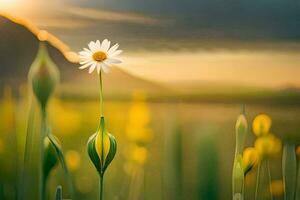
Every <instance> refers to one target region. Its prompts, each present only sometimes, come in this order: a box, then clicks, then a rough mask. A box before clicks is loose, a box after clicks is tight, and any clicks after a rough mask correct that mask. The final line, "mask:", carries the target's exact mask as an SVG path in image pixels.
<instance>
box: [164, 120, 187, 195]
mask: <svg viewBox="0 0 300 200" xmlns="http://www.w3.org/2000/svg"><path fill="white" fill-rule="evenodd" d="M171 124H175V125H174V126H172V125H171ZM170 125H171V126H172V127H171V128H170V129H171V130H170V131H168V132H167V133H166V135H165V146H164V147H165V150H164V152H165V153H164V171H163V174H164V181H163V183H164V193H165V194H166V198H167V199H173V200H179V199H182V181H183V178H182V170H183V169H182V129H181V126H180V125H179V123H178V121H176V120H174V121H172V123H170Z"/></svg>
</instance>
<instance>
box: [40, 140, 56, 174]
mask: <svg viewBox="0 0 300 200" xmlns="http://www.w3.org/2000/svg"><path fill="white" fill-rule="evenodd" d="M44 148H45V150H44V162H43V173H44V177H45V179H47V177H48V176H49V173H50V172H51V170H52V169H53V168H54V167H55V166H56V165H57V163H58V158H57V154H56V151H55V147H54V145H53V144H52V143H51V142H50V140H49V138H48V137H46V138H45V139H44Z"/></svg>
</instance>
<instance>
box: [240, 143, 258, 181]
mask: <svg viewBox="0 0 300 200" xmlns="http://www.w3.org/2000/svg"><path fill="white" fill-rule="evenodd" d="M258 161H259V156H258V153H257V151H256V150H255V148H253V147H249V148H246V149H245V150H244V152H243V159H242V164H243V169H244V174H245V175H246V174H247V173H248V172H249V171H250V170H251V169H252V168H253V167H255V166H256V165H257V163H258Z"/></svg>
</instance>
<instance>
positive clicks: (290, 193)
mask: <svg viewBox="0 0 300 200" xmlns="http://www.w3.org/2000/svg"><path fill="white" fill-rule="evenodd" d="M282 175H283V182H284V199H285V200H294V199H295V193H296V185H297V159H296V153H295V145H294V144H289V143H286V144H285V145H284V148H283V154H282Z"/></svg>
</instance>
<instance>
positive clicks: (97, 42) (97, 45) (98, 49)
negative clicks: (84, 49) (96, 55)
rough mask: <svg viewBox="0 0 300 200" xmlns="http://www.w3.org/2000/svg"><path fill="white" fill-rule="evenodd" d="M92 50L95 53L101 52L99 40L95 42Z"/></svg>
mask: <svg viewBox="0 0 300 200" xmlns="http://www.w3.org/2000/svg"><path fill="white" fill-rule="evenodd" d="M94 50H95V51H100V50H101V42H100V41H99V40H97V41H96V43H95V49H94Z"/></svg>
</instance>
